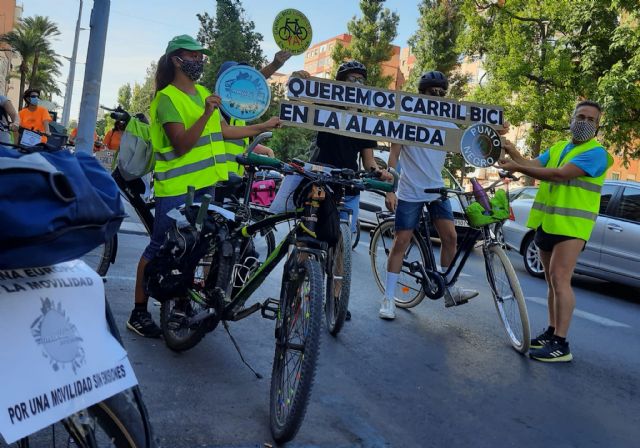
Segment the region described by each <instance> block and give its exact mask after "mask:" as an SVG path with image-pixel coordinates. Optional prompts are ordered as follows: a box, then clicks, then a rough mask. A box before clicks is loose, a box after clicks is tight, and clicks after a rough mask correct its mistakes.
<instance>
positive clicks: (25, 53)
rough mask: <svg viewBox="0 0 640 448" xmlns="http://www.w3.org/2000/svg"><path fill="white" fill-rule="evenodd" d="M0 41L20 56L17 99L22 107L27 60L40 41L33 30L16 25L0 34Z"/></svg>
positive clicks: (19, 106)
mask: <svg viewBox="0 0 640 448" xmlns="http://www.w3.org/2000/svg"><path fill="white" fill-rule="evenodd" d="M0 41H1V42H5V43H6V44H8V45H9V46H10V47H11V48H12V49H13V51H15V52H16V53H18V54H19V55H20V58H21V62H20V67H19V68H18V71H19V72H20V95H19V97H18V98H19V99H18V108H19V109H22V94H23V93H24V89H25V82H26V79H27V71H28V69H29V60H30V59H31V58H32V57H33V55H34V54H35V52H36V48H37V47H38V44H39V43H40V38H39V37H38V36H37V35H36V34H34V32H33V30H29V29H25V28H23V27H21V26H20V25H18V26H17V27H16V29H15V30H13V31H11V32H10V33H7V34H4V35H2V36H0Z"/></svg>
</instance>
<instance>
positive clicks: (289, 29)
mask: <svg viewBox="0 0 640 448" xmlns="http://www.w3.org/2000/svg"><path fill="white" fill-rule="evenodd" d="M278 35H279V36H280V39H282V40H286V41H288V42H289V43H291V40H292V39H294V43H296V44H300V42H301V41H303V40H305V39H306V38H307V29H306V28H305V27H303V26H300V25H299V24H298V19H286V21H285V24H284V26H282V27H280V29H279V30H278Z"/></svg>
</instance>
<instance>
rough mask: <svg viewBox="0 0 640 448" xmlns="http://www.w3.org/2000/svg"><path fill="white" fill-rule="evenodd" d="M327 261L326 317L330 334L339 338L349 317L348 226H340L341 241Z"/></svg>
mask: <svg viewBox="0 0 640 448" xmlns="http://www.w3.org/2000/svg"><path fill="white" fill-rule="evenodd" d="M327 260H328V266H329V269H328V270H327V287H326V290H325V294H326V300H325V302H324V315H325V319H326V322H327V329H328V330H329V333H330V334H331V335H332V336H337V335H338V333H340V330H341V329H342V326H343V325H344V320H345V318H346V317H347V309H348V308H349V294H350V291H351V229H350V228H349V225H348V224H345V223H342V224H340V239H339V241H338V243H337V244H336V247H332V248H331V249H329V253H328V255H327Z"/></svg>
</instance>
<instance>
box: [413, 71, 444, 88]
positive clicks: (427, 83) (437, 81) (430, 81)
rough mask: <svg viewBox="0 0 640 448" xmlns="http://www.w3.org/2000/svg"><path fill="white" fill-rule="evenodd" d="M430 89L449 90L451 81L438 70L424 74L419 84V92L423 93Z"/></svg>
mask: <svg viewBox="0 0 640 448" xmlns="http://www.w3.org/2000/svg"><path fill="white" fill-rule="evenodd" d="M429 87H439V88H441V89H444V90H447V89H448V88H449V80H448V79H447V77H446V76H445V75H444V73H442V72H439V71H437V70H432V71H430V72H427V73H424V74H423V75H422V76H421V77H420V82H419V83H418V91H419V92H422V91H424V90H426V89H428V88H429Z"/></svg>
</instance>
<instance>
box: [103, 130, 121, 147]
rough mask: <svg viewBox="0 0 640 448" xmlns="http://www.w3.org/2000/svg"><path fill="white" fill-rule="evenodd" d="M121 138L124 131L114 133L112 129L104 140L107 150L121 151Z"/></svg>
mask: <svg viewBox="0 0 640 448" xmlns="http://www.w3.org/2000/svg"><path fill="white" fill-rule="evenodd" d="M121 138H122V131H114V130H113V129H111V130H110V131H109V132H107V135H105V136H104V140H102V143H104V144H105V145H106V146H107V148H109V149H114V150H116V151H117V150H119V149H120V139H121Z"/></svg>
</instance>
